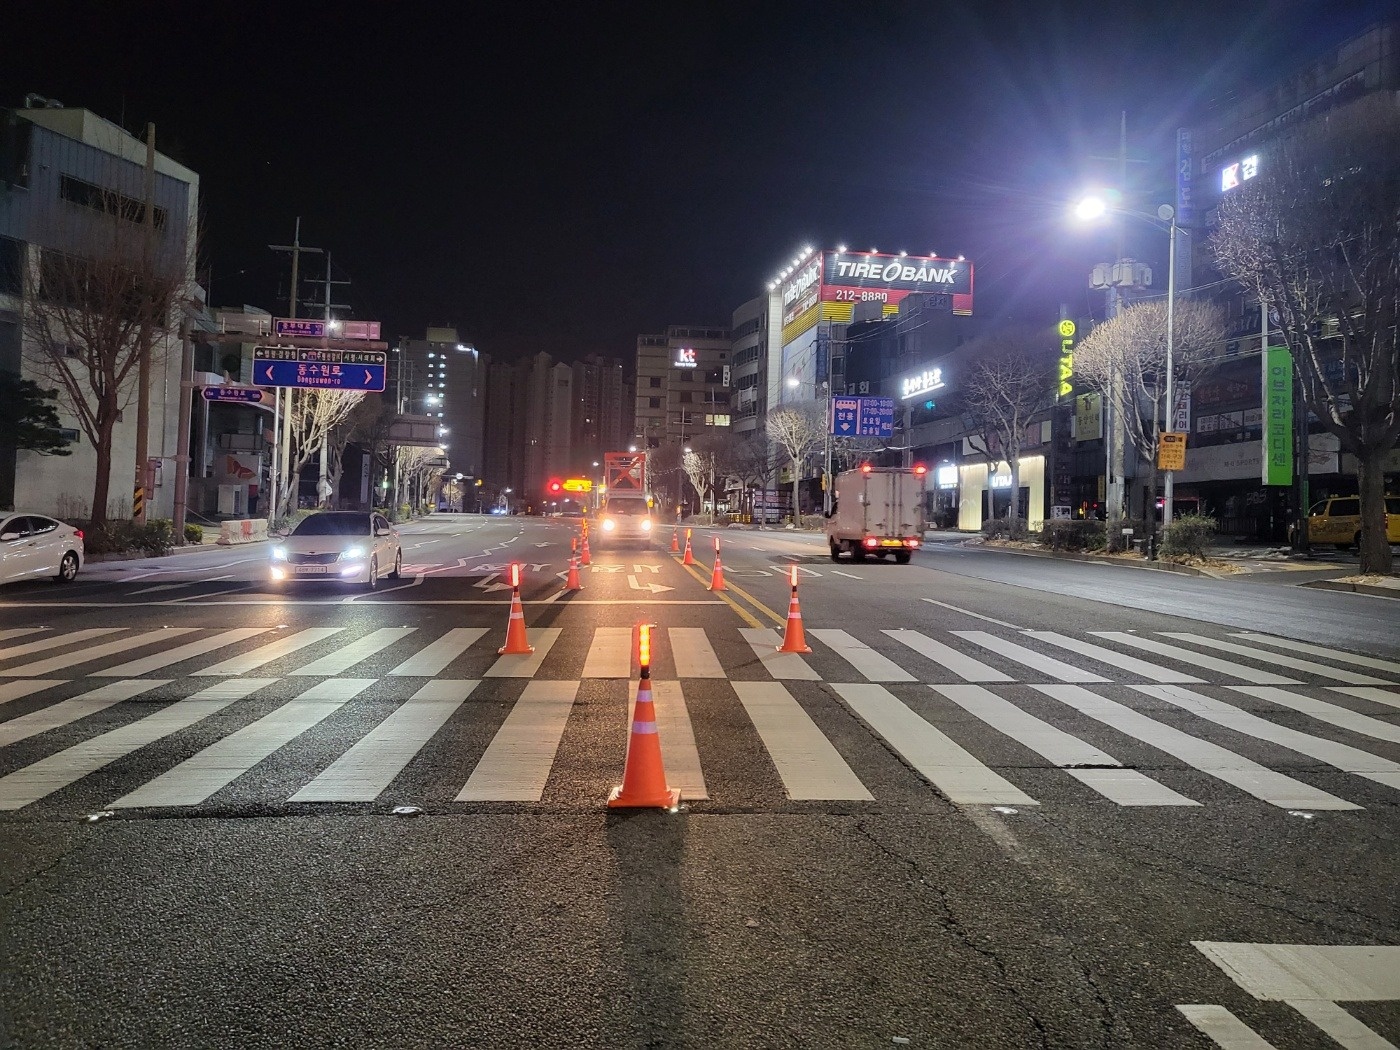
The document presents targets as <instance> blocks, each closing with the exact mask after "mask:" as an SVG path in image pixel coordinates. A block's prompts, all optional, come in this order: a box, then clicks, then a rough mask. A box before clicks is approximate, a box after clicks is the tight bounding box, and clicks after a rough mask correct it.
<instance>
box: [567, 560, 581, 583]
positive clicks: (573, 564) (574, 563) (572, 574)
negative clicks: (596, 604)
mask: <svg viewBox="0 0 1400 1050" xmlns="http://www.w3.org/2000/svg"><path fill="white" fill-rule="evenodd" d="M564 590H566V591H581V590H583V584H581V583H579V579H578V558H570V559H569V578H568V579H567V580H565V581H564Z"/></svg>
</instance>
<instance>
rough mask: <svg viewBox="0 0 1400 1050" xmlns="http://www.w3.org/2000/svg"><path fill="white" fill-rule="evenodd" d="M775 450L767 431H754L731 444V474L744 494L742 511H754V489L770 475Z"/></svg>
mask: <svg viewBox="0 0 1400 1050" xmlns="http://www.w3.org/2000/svg"><path fill="white" fill-rule="evenodd" d="M772 455H773V450H772V447H771V442H770V441H769V440H768V435H767V434H765V433H759V432H757V431H755V432H754V433H752V434H750V435H748V436H747V437H744V438H740V439H739V440H738V441H734V442H733V443H732V444H731V445H730V449H729V456H728V473H729V476H730V477H732V478H734V479H735V480H736V481H738V482H739V487H740V489H741V490H742V491H743V493H744V496H743V497H742V498H741V504H743V505H741V506H740V508H739V509H740V511H741V512H743V511H745V510H747V511H748V512H749V513H750V514H751V513H752V512H753V496H752V489H753V487H754V486H755V485H757V484H758V483H759V482H761V481H763V480H764V479H765V478H766V477H768V472H769V470H770V468H771V460H772Z"/></svg>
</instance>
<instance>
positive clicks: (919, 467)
mask: <svg viewBox="0 0 1400 1050" xmlns="http://www.w3.org/2000/svg"><path fill="white" fill-rule="evenodd" d="M914 473H915V475H917V476H918V477H923V476H924V475H925V474H927V473H928V467H926V466H924V465H923V464H922V463H915V464H914Z"/></svg>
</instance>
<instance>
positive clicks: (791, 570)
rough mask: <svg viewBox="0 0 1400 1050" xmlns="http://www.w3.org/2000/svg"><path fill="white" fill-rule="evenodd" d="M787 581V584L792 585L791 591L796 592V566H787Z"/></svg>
mask: <svg viewBox="0 0 1400 1050" xmlns="http://www.w3.org/2000/svg"><path fill="white" fill-rule="evenodd" d="M788 580H789V582H790V583H791V584H792V589H793V590H794V591H795V590H797V566H796V565H789V566H788Z"/></svg>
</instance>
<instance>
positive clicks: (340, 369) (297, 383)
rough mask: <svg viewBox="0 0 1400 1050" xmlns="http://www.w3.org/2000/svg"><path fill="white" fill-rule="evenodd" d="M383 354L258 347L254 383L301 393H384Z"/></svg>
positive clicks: (254, 353) (254, 362)
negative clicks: (294, 389)
mask: <svg viewBox="0 0 1400 1050" xmlns="http://www.w3.org/2000/svg"><path fill="white" fill-rule="evenodd" d="M387 356H388V355H387V354H385V353H384V351H382V350H323V349H310V348H304V347H303V348H297V347H289V346H259V347H257V348H255V349H254V350H253V382H255V383H256V384H257V385H258V386H286V387H295V388H297V389H300V390H374V391H380V390H383V389H384V373H385V371H386V369H387V366H386V363H385V362H386V358H387Z"/></svg>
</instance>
